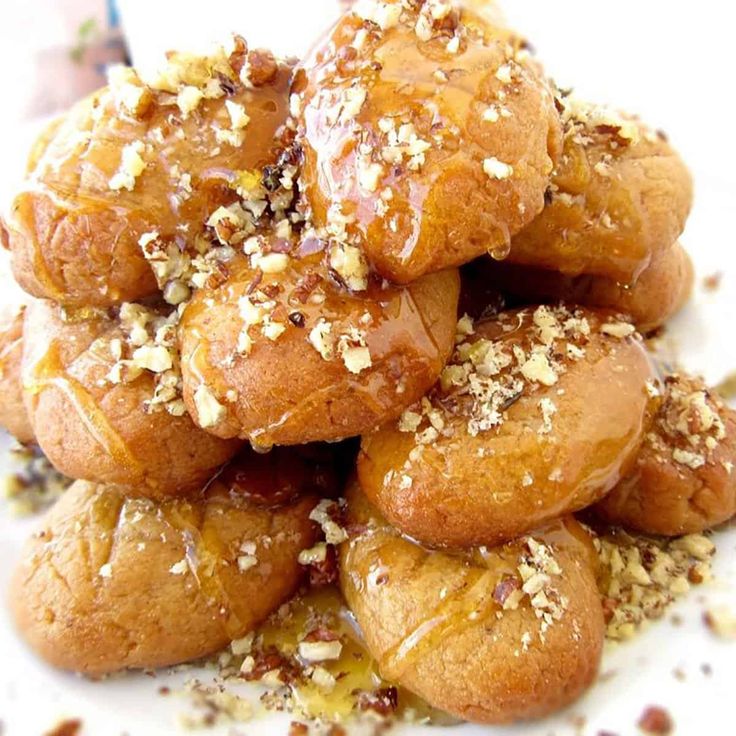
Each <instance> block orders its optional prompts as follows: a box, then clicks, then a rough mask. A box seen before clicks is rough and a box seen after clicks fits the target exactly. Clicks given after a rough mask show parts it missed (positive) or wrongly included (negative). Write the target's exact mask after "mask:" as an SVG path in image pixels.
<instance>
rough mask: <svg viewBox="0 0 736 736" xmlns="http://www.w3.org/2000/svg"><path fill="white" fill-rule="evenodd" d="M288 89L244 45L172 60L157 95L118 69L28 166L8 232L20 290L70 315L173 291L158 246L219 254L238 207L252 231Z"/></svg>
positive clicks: (238, 42) (283, 75)
mask: <svg viewBox="0 0 736 736" xmlns="http://www.w3.org/2000/svg"><path fill="white" fill-rule="evenodd" d="M290 78H291V69H290V68H289V67H288V66H286V65H284V64H281V63H279V62H277V61H276V60H274V58H273V57H272V56H271V55H270V54H268V53H267V52H259V51H252V52H249V51H248V50H247V48H246V46H245V43H244V42H243V40H242V39H239V38H236V39H234V40H233V43H232V48H231V49H228V50H227V51H225V50H224V49H219V50H218V51H217V52H215V53H214V54H213V55H212V56H211V57H195V56H191V55H186V54H172V55H170V57H169V62H168V66H167V67H166V69H164V70H163V71H162V73H161V74H160V75H159V76H158V77H156V78H155V79H151V80H149V83H148V84H146V83H144V82H143V81H142V80H141V78H140V77H139V76H138V74H137V73H136V72H135V71H134V70H132V69H127V68H122V67H119V68H118V67H116V68H114V69H113V70H112V71H111V78H110V82H111V83H110V85H109V86H108V87H105V88H104V89H102V90H100V91H99V92H96V93H95V94H93V95H91V96H90V97H88V98H87V99H85V100H83V101H81V102H80V103H78V104H77V105H76V106H75V107H74V108H72V110H71V111H70V112H69V113H68V114H67V115H66V117H65V119H64V120H63V121H61V122H60V123H56V124H55V127H54V126H52V127H51V128H49V130H48V131H46V132H45V133H44V135H43V136H42V140H41V142H40V143H39V144H38V145H37V146H36V148H35V149H34V151H33V153H32V155H31V160H30V163H31V166H32V170H31V171H30V173H29V176H28V179H27V182H26V185H25V187H24V188H23V190H22V191H21V192H20V193H19V194H18V195H17V196H16V198H15V200H14V202H13V205H12V208H11V217H10V220H9V222H8V223H7V224H6V227H7V230H8V233H7V239H8V241H9V247H10V249H11V251H12V254H13V271H14V274H15V277H16V279H17V280H18V282H19V283H20V285H21V286H22V287H23V288H24V289H25V290H26V291H28V292H29V293H31V294H33V295H34V296H37V297H44V298H48V299H54V300H56V301H59V302H62V303H65V304H69V305H77V306H108V305H110V304H118V303H121V302H124V301H135V300H138V299H140V298H142V297H145V296H148V295H150V294H152V293H154V292H156V291H157V277H159V278H158V281H159V285H160V286H164V284H165V282H166V281H168V280H169V276H170V274H167V273H161V272H160V270H159V272H157V273H156V274H154V272H153V271H152V269H151V266H150V264H149V259H150V258H151V257H153V258H154V260H156V259H157V258H158V255H157V254H152V253H151V250H152V243H154V242H155V241H156V240H159V241H163V242H165V243H166V247H175V248H176V250H177V251H178V252H179V253H182V252H186V251H188V252H191V253H192V254H194V255H196V254H199V255H201V254H202V253H203V252H205V251H206V250H207V249H209V248H210V247H211V246H212V245H213V244H216V243H217V239H216V237H215V235H214V234H213V230H212V228H211V227H209V226H208V225H207V223H208V221H209V220H210V218H211V217H212V216H213V213H215V212H217V211H218V208H219V207H221V206H224V207H227V206H230V205H233V206H234V205H236V204H237V206H238V207H239V209H238V214H239V215H241V216H242V218H243V219H244V220H247V221H248V225H249V227H250V228H251V229H252V228H255V227H256V226H257V224H258V221H259V219H260V218H261V217H262V216H263V212H264V208H265V206H266V205H267V196H266V192H265V191H264V189H263V186H262V184H261V177H262V169H263V167H264V166H266V165H268V164H273V163H274V161H275V159H276V151H275V147H276V142H275V140H274V139H275V136H276V134H277V131H278V130H279V128H280V127H281V126H282V125H283V123H284V121H285V119H286V116H287V112H288V88H289V83H290ZM249 207H250V209H248V208H249ZM241 210H242V212H241ZM154 236H155V237H154Z"/></svg>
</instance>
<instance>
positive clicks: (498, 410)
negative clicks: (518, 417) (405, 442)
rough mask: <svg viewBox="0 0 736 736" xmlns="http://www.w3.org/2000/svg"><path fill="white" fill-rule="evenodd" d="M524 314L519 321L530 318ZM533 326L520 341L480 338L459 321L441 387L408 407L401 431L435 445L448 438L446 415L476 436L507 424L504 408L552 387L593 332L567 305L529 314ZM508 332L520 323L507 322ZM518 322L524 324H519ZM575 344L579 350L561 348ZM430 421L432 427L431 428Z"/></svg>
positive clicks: (546, 407)
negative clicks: (563, 357) (456, 417)
mask: <svg viewBox="0 0 736 736" xmlns="http://www.w3.org/2000/svg"><path fill="white" fill-rule="evenodd" d="M528 316H529V315H528V313H526V312H522V313H521V314H520V316H519V319H520V320H523V319H525V318H526V317H528ZM531 318H532V323H533V330H530V331H529V335H530V336H529V338H528V339H526V340H524V341H519V342H518V343H511V342H510V341H500V340H488V339H485V338H480V339H479V338H477V336H475V328H474V326H473V323H472V320H471V319H470V318H469V317H468V316H467V315H466V316H464V317H463V318H462V319H461V320H460V321H459V322H458V325H457V337H456V345H455V352H454V354H453V356H452V357H451V359H450V361H449V362H448V364H447V366H446V367H445V368H444V370H443V371H442V374H441V375H440V380H439V383H438V384H437V386H435V388H434V389H433V390H432V391H431V392H430V394H429V395H428V396H427V397H425V398H424V399H423V400H422V401H420V402H419V403H418V404H416V405H414V406H411V407H409V408H408V409H407V410H406V411H405V412H404V413H403V415H402V417H401V418H400V420H399V429H400V430H401V431H402V432H414V433H416V440H417V442H418V443H419V444H431V443H433V442H434V441H435V440H436V439H437V437H439V436H440V435H443V436H450V435H451V433H452V432H453V429H452V427H451V426H450V425H449V424H448V423H447V422H446V421H444V419H443V417H447V416H450V415H453V414H459V415H461V416H463V417H465V418H467V431H468V433H469V434H470V435H472V436H476V435H478V434H479V433H481V432H485V431H488V430H490V429H492V428H494V427H498V426H499V425H500V424H502V423H503V421H504V417H505V411H506V409H508V408H509V407H510V406H511V405H512V404H514V403H515V402H516V401H517V400H518V399H519V398H520V397H521V396H522V395H524V394H526V393H529V392H531V391H534V390H536V388H537V387H539V386H542V387H546V386H553V385H554V384H556V383H557V381H558V378H559V376H560V375H561V374H562V373H564V372H565V370H566V367H565V364H564V363H563V362H561V360H560V356H561V355H562V354H565V355H566V356H567V359H568V360H570V361H573V362H574V361H577V360H580V359H581V358H582V357H584V355H585V350H584V345H585V344H586V343H587V340H588V337H589V335H590V329H591V328H590V325H589V324H588V321H587V320H586V319H585V318H584V317H581V316H580V315H579V313H577V312H574V311H570V310H569V309H567V308H565V307H556V308H554V307H547V306H541V307H538V308H536V309H535V311H534V312H533V313H532V314H531ZM508 319H510V318H509V317H505V316H502V317H501V318H500V321H501V323H503V329H504V331H511V330H514V329H515V328H516V327H517V325H516V324H505V320H508ZM519 324H520V323H519ZM563 344H564V345H565V346H566V348H567V347H569V346H571V345H574V346H575V348H576V350H575V351H574V352H573V351H570V350H569V349H566V350H565V351H564V352H563V351H562V350H560V346H561V345H563ZM540 409H541V412H540V413H541V414H542V421H541V423H540V425H541V426H540V428H539V432H540V434H545V433H548V432H549V431H550V430H551V421H552V416H553V414H554V413H555V411H556V407H555V406H554V405H553V402H552V401H551V400H548V401H545V402H544V404H543V405H542V406H541V407H540ZM427 425H429V426H427Z"/></svg>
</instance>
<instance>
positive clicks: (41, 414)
mask: <svg viewBox="0 0 736 736" xmlns="http://www.w3.org/2000/svg"><path fill="white" fill-rule="evenodd" d="M175 317H176V312H174V313H172V315H170V316H168V317H167V316H165V313H162V312H160V311H158V310H154V309H150V308H147V307H141V306H139V305H135V304H125V305H123V306H122V307H121V309H120V310H110V312H109V313H108V312H107V311H105V310H99V309H98V310H94V309H79V310H65V309H63V308H62V307H59V306H58V305H56V304H54V303H53V302H49V301H45V300H33V301H32V302H31V304H30V305H29V306H28V308H27V310H26V323H25V331H26V335H28V339H27V340H26V341H25V350H24V356H23V383H24V387H25V402H26V407H27V409H28V415H29V417H30V421H31V425H32V426H33V428H34V432H35V434H36V438H37V440H38V444H39V445H40V447H41V449H42V450H43V451H44V453H45V454H46V456H47V457H48V459H49V460H50V461H51V463H52V464H53V465H54V466H55V467H56V468H57V469H58V470H59V471H60V472H62V473H64V474H65V475H67V476H69V477H70V478H84V479H86V480H90V481H95V482H98V483H115V484H120V485H125V486H129V487H131V488H132V489H135V492H140V493H145V494H147V495H150V496H154V497H156V496H162V495H172V494H181V493H183V492H185V491H187V490H189V489H191V488H196V487H198V486H201V485H202V483H204V482H205V481H206V480H208V479H209V478H210V476H211V475H212V473H213V472H214V471H215V470H216V469H217V468H218V467H219V466H220V465H222V464H223V463H224V462H226V461H227V460H229V459H230V458H231V457H232V456H233V455H234V454H235V452H236V451H237V449H238V447H239V446H240V444H239V443H238V442H237V441H228V440H221V439H219V438H217V437H214V436H212V435H211V434H208V433H207V432H203V431H202V430H201V429H199V428H198V427H197V426H195V424H194V423H193V422H192V420H191V418H190V417H189V415H188V414H187V412H186V408H185V406H184V402H183V400H182V398H181V385H180V382H181V378H180V376H179V373H178V355H177V351H176V347H175V344H176V326H175V321H174V318H175Z"/></svg>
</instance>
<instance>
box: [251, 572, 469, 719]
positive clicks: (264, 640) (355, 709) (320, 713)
mask: <svg viewBox="0 0 736 736" xmlns="http://www.w3.org/2000/svg"><path fill="white" fill-rule="evenodd" d="M315 628H326V629H329V631H330V632H332V633H333V634H335V635H337V636H338V637H339V640H340V642H341V643H342V650H341V652H340V656H339V657H338V658H337V659H332V660H327V661H324V662H320V663H318V666H319V667H321V668H324V669H325V670H327V672H328V673H329V674H330V675H332V677H334V678H335V685H334V688H333V689H332V690H330V691H327V690H325V689H324V688H321V687H320V686H318V685H317V684H316V683H315V682H314V680H312V679H310V678H309V677H304V678H299V679H297V680H296V681H294V682H291V683H289V684H290V690H291V694H292V697H293V701H294V708H295V710H296V711H297V712H298V713H300V714H301V715H303V716H304V717H306V718H313V719H314V718H319V719H324V720H327V721H338V722H343V721H345V720H348V719H349V718H351V717H352V716H355V715H358V714H359V713H360V711H361V709H362V708H363V707H364V706H361V702H363V703H365V701H361V694H367V695H370V694H371V693H374V694H379V693H380V692H386V691H388V690H394V691H395V697H396V704H397V707H396V710H394V711H393V713H392V714H391V717H392V718H396V719H401V720H407V721H413V722H417V721H422V722H426V723H429V722H432V723H445V724H447V723H450V722H454V721H451V720H450V717H449V716H447V715H446V714H444V713H442V712H440V711H436V710H435V709H433V708H431V707H430V706H429V705H428V704H427V703H425V702H424V701H423V700H422V699H421V698H419V697H417V696H416V695H414V694H413V693H411V692H409V691H408V690H406V689H404V688H402V687H401V686H396V685H394V684H393V683H392V682H390V681H389V680H386V679H385V678H383V677H382V676H381V674H380V672H379V666H378V663H377V661H376V660H375V659H374V658H373V657H372V656H371V654H370V653H369V652H368V650H367V648H366V646H365V644H364V643H363V639H362V636H361V635H360V631H359V629H358V626H357V624H356V623H355V620H354V619H353V615H352V613H351V612H350V610H349V609H348V608H347V605H346V604H345V601H344V600H343V598H342V595H341V594H340V591H339V590H338V589H337V588H336V587H333V586H328V587H324V588H313V589H310V590H308V591H307V592H306V593H304V594H303V595H301V596H299V597H297V598H295V599H294V600H292V601H291V603H289V604H288V606H287V607H286V610H284V609H282V610H281V611H280V612H278V613H277V614H274V615H273V616H272V617H271V618H270V619H269V620H268V621H267V622H266V623H265V624H264V625H263V626H261V627H260V628H259V629H258V631H257V635H256V641H257V646H258V647H260V648H262V649H263V650H264V651H265V650H268V649H269V648H275V649H277V650H278V651H279V653H281V654H282V655H283V656H284V657H287V658H288V659H290V660H292V661H296V662H297V663H298V666H299V667H300V668H302V669H304V668H305V667H306V666H308V664H309V663H306V662H304V661H303V660H301V659H300V657H299V643H300V642H301V641H302V640H303V638H304V637H305V636H306V635H307V634H309V632H310V631H312V630H314V629H315Z"/></svg>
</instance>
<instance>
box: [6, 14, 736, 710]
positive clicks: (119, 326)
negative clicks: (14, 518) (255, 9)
mask: <svg viewBox="0 0 736 736" xmlns="http://www.w3.org/2000/svg"><path fill="white" fill-rule="evenodd" d="M691 199H692V189H691V181H690V176H689V174H688V171H687V169H686V167H685V166H684V164H683V163H682V161H681V160H680V158H679V157H678V155H677V153H676V152H675V151H674V150H673V148H672V147H671V146H670V144H669V143H668V141H667V139H666V137H665V136H664V135H663V134H662V133H660V132H657V131H654V130H651V129H650V128H648V127H647V126H646V125H645V124H643V123H642V122H641V121H640V120H639V119H637V118H636V117H633V116H630V115H626V114H623V113H619V112H616V111H613V110H610V109H608V108H605V107H602V106H598V105H595V104H590V103H587V102H583V101H580V100H577V99H575V98H574V97H573V96H572V95H571V94H569V93H566V92H563V91H561V90H559V89H557V88H556V87H555V85H554V83H553V82H552V81H550V80H549V79H548V78H547V77H546V75H545V72H544V70H543V68H542V66H541V65H540V63H539V61H538V60H537V59H536V58H535V57H534V56H533V55H532V53H531V51H530V48H529V46H528V44H527V43H526V42H525V40H524V39H523V38H521V37H520V36H519V35H517V34H516V33H515V32H514V31H513V30H512V29H510V28H508V27H506V26H505V25H504V24H503V22H502V21H501V20H500V19H499V17H498V14H497V13H496V10H495V8H493V7H490V6H489V7H486V6H485V5H484V4H482V3H472V4H471V5H470V6H468V7H462V6H457V5H456V4H455V3H451V2H448V1H446V0H360V1H359V2H357V3H355V4H354V5H353V7H352V8H351V9H350V10H349V11H347V12H346V13H345V15H344V16H343V17H342V18H341V19H340V20H339V21H338V22H337V24H336V25H335V26H334V28H333V29H332V30H331V31H330V33H329V34H328V35H327V36H326V37H325V38H324V39H323V40H322V41H320V43H319V45H318V46H317V47H316V48H315V49H314V51H313V52H312V53H311V54H310V55H309V57H308V58H307V59H305V60H303V61H302V62H299V63H296V62H293V61H290V60H281V59H277V58H275V57H274V56H273V54H271V53H270V52H268V51H264V50H261V49H251V48H249V47H248V45H247V44H246V42H245V41H244V40H243V38H241V37H239V36H235V37H233V39H232V40H231V41H230V42H228V44H226V45H225V46H224V47H220V48H217V49H216V50H214V51H213V52H212V54H211V55H209V56H194V55H190V54H185V53H171V54H170V55H169V57H168V59H167V63H166V65H165V66H164V68H163V69H162V70H161V71H160V72H159V73H157V74H156V75H154V76H142V75H140V74H139V73H137V72H136V71H135V70H133V69H130V68H124V67H115V68H112V69H111V70H110V74H109V85H108V86H107V87H105V88H104V89H102V90H100V91H99V92H97V93H95V94H93V95H92V96H91V97H89V98H87V99H85V100H83V101H82V102H80V103H79V104H78V105H76V106H75V107H74V108H73V109H72V110H70V111H69V112H68V113H67V114H66V115H65V116H63V117H62V118H60V119H59V120H56V121H54V122H53V123H52V124H51V125H50V126H49V128H48V129H47V130H46V131H45V133H44V134H43V135H42V136H41V138H40V140H39V141H38V143H37V144H36V145H35V147H34V149H33V151H32V153H31V157H30V160H29V167H28V174H27V178H26V180H25V184H24V186H23V188H22V190H21V191H19V192H18V193H17V196H16V197H15V200H14V201H13V203H12V206H11V209H10V215H9V216H8V218H7V220H6V221H4V223H3V226H2V238H3V243H4V245H5V246H6V248H7V249H8V250H9V251H10V252H11V254H12V266H13V273H14V276H15V279H16V280H17V282H18V284H20V286H21V287H22V288H23V289H24V290H25V291H26V292H27V293H28V299H27V303H26V304H25V305H24V307H23V309H22V311H21V312H20V313H18V315H17V316H16V317H15V318H14V319H13V320H11V321H10V323H9V326H8V327H7V329H6V331H5V332H4V334H3V338H2V340H3V345H4V348H3V353H2V360H3V371H2V382H3V384H2V385H3V389H4V396H5V397H6V398H5V402H4V404H3V406H2V408H1V414H2V416H1V417H0V418H1V419H2V423H3V424H4V426H6V427H7V428H8V429H9V430H10V431H11V432H12V433H13V434H15V435H16V437H18V439H20V440H21V441H23V442H25V443H35V444H37V445H38V446H39V447H40V449H41V450H42V451H43V453H44V454H45V455H46V456H47V457H48V459H49V460H50V462H51V463H52V464H53V465H54V467H55V468H56V469H57V470H58V471H60V472H62V473H64V474H65V475H67V476H69V477H71V478H74V479H76V480H75V482H74V483H73V484H72V486H71V487H70V488H69V489H68V490H67V491H66V492H65V493H64V495H63V496H62V498H61V499H60V500H59V501H58V502H57V503H56V505H55V506H54V507H53V508H52V509H51V510H50V511H49V512H48V515H47V516H46V518H45V520H44V522H43V525H42V527H41V529H40V531H39V532H38V533H36V534H35V535H34V537H33V538H32V539H31V540H30V542H29V544H28V547H27V549H26V551H25V553H24V557H23V560H22V562H21V564H20V566H19V568H18V570H17V573H16V575H15V579H14V580H15V582H14V587H13V591H12V607H13V612H14V615H15V619H16V621H17V624H18V628H19V630H20V632H21V634H22V635H23V636H24V637H25V638H26V639H27V640H28V642H29V643H30V644H31V646H32V647H34V648H35V649H36V650H37V651H38V653H39V654H40V655H41V656H42V657H44V658H45V659H47V660H48V661H49V662H51V663H52V664H54V665H56V666H59V667H62V668H66V669H71V670H75V671H79V672H83V673H87V674H90V675H100V674H105V673H108V672H112V671H116V670H120V669H125V668H151V667H159V666H165V665H170V664H175V663H179V662H185V661H190V660H196V659H199V658H201V657H204V656H206V655H209V654H212V653H214V652H217V651H219V650H220V649H222V648H223V647H226V646H228V645H229V644H230V642H232V641H243V639H244V637H246V636H247V635H248V634H249V632H252V631H253V630H254V629H255V628H257V627H258V625H259V624H261V623H262V622H263V621H264V620H265V619H266V618H267V617H268V616H269V614H271V613H272V612H273V611H275V610H277V609H278V608H279V607H280V606H281V605H282V604H283V603H285V602H286V601H288V600H289V599H291V597H292V596H293V595H294V594H295V593H297V591H299V590H302V591H303V590H304V585H305V584H308V581H309V580H310V579H311V581H312V584H314V585H317V584H328V583H330V581H335V580H339V585H340V588H341V590H342V594H343V595H344V598H345V601H346V603H347V605H348V606H349V608H350V610H351V611H352V613H353V614H354V616H355V619H356V620H357V623H358V624H359V626H360V629H361V631H362V636H363V639H364V642H365V645H366V647H367V649H368V651H369V652H370V654H371V656H372V657H373V658H374V659H375V661H376V662H377V666H378V669H379V670H380V674H381V675H382V677H383V678H384V679H385V680H386V681H388V682H391V683H395V684H397V685H400V686H402V687H403V688H405V689H406V690H407V691H410V692H412V693H415V694H417V695H419V696H420V697H421V698H423V699H424V700H426V701H427V702H428V703H429V704H430V705H432V706H434V707H436V708H439V709H442V710H444V711H446V712H448V713H451V714H453V715H454V716H457V717H459V718H463V719H467V720H471V721H478V722H486V723H500V722H508V721H514V720H517V719H523V718H535V717H541V716H544V715H546V714H549V713H551V712H553V711H555V710H557V709H559V708H562V707H564V706H565V705H567V704H568V703H570V702H571V701H573V700H574V699H576V698H577V697H578V696H579V695H580V694H581V693H582V692H584V690H585V689H586V688H587V687H588V686H589V685H590V684H591V683H592V682H593V680H594V678H595V676H596V673H597V670H598V666H599V662H600V655H601V649H602V644H603V639H604V627H605V621H604V606H603V603H602V598H601V593H600V591H599V585H600V583H601V580H600V575H599V574H598V572H599V571H598V558H599V554H598V551H599V550H600V543H597V542H596V540H595V533H594V532H593V530H592V528H591V527H596V528H599V529H605V527H606V525H621V526H624V527H625V528H627V529H629V530H632V531H639V532H645V533H649V534H657V535H673V536H675V535H682V534H691V533H696V532H701V531H703V530H705V529H708V528H710V527H712V526H714V525H717V524H719V523H721V522H723V521H725V520H727V519H729V518H730V517H731V516H733V514H734V512H735V511H736V475H735V474H734V472H733V462H734V457H735V456H736V414H734V412H733V411H732V410H730V409H729V408H728V407H726V406H725V405H724V404H723V403H722V402H721V401H720V400H719V399H718V398H717V396H716V395H714V394H713V393H712V392H710V391H709V390H708V388H707V387H706V386H705V385H704V384H703V383H702V381H701V380H699V379H697V378H691V377H688V376H685V375H682V374H679V373H671V372H668V371H667V370H666V368H665V367H663V366H661V365H659V364H657V362H656V361H655V360H654V358H653V356H652V355H650V354H649V352H648V350H647V347H646V344H645V342H644V339H643V337H642V335H646V334H647V333H651V332H652V331H655V330H657V329H658V328H660V327H661V326H662V325H663V324H664V323H665V322H666V321H667V319H668V318H669V317H671V316H672V315H673V314H674V313H675V312H676V311H677V310H678V309H679V308H680V307H681V306H682V305H683V304H684V303H685V301H686V300H687V298H688V296H689V293H690V290H691V288H692V282H693V271H692V265H691V262H690V260H689V257H688V255H687V253H686V252H685V250H684V249H683V248H682V246H681V245H680V244H679V243H678V237H679V235H680V233H681V232H682V230H683V227H684V224H685V220H686V217H687V215H688V212H689V209H690V205H691ZM357 437H359V438H360V441H359V449H358V447H357V443H356V442H355V440H351V438H357ZM356 450H357V459H356ZM583 511H585V514H584V519H583V521H585V524H583V523H581V520H580V519H576V517H575V516H573V514H578V515H579V512H583ZM609 557H610V554H609ZM609 562H610V560H609ZM628 564H630V565H632V566H633V567H635V566H636V564H638V563H636V561H635V560H633V558H632V560H630V561H629V563H628ZM663 564H665V563H663ZM633 567H632V570H631V571H630V572H631V574H632V575H635V573H637V570H634V569H633ZM639 567H641V565H639ZM645 574H647V573H646V571H645ZM609 614H610V612H609ZM327 633H329V632H327ZM304 643H306V644H310V645H311V646H304V647H300V649H299V651H300V652H301V655H300V656H302V659H304V660H305V662H307V663H308V664H309V665H310V667H312V670H311V671H313V672H319V671H320V670H322V671H324V667H323V666H322V665H324V664H325V663H329V662H331V661H333V660H335V659H336V658H337V657H339V647H338V646H336V645H335V637H334V636H333V637H330V636H327V635H326V634H325V632H324V631H321V633H320V634H319V635H318V634H315V633H314V632H312V636H311V637H310V636H306V635H305V639H304ZM334 669H335V668H334V666H333V670H334ZM335 674H336V675H338V678H337V679H339V671H337V672H336V673H335ZM318 684H319V683H318ZM322 684H323V685H324V688H325V690H326V692H329V690H330V688H334V687H335V677H332V680H330V679H328V678H326V677H324V676H323V677H322Z"/></svg>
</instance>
